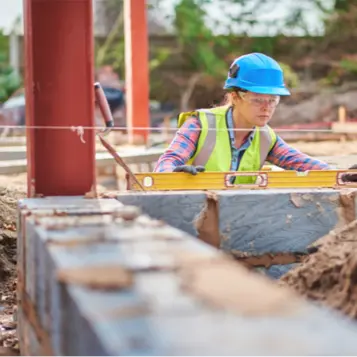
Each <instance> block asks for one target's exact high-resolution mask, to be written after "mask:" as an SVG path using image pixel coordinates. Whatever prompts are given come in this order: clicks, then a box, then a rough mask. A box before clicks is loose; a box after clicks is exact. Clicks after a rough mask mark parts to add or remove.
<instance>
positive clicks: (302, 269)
mask: <svg viewBox="0 0 357 357" xmlns="http://www.w3.org/2000/svg"><path fill="white" fill-rule="evenodd" d="M313 246H314V247H317V248H318V250H317V251H316V252H315V253H314V254H311V255H310V256H308V257H307V258H306V259H305V260H304V261H303V262H302V264H301V265H300V266H298V267H296V268H294V269H292V270H290V271H289V272H288V273H286V274H285V275H284V276H282V277H281V279H280V281H279V282H278V284H279V285H281V286H289V287H290V288H292V289H293V290H294V291H296V292H297V293H299V294H300V295H302V296H304V297H306V298H308V299H311V300H314V301H316V302H317V303H318V304H321V305H326V306H328V307H330V308H333V309H337V310H339V311H340V312H342V313H344V314H346V315H347V316H349V317H351V318H353V319H356V318H357V303H356V302H357V254H356V253H357V220H355V221H353V222H352V223H350V224H349V225H347V226H345V227H344V228H339V229H336V230H335V231H332V232H330V233H329V234H328V235H326V236H324V237H322V238H321V239H319V240H318V241H316V242H315V243H314V245H313Z"/></svg>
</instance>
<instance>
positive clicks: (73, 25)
mask: <svg viewBox="0 0 357 357" xmlns="http://www.w3.org/2000/svg"><path fill="white" fill-rule="evenodd" d="M92 12H93V9H92V0H80V1H69V0H56V1H50V0H47V1H44V0H24V14H25V16H24V25H25V58H26V59H25V65H26V67H25V68H26V71H25V72H26V78H25V88H26V125H28V126H44V127H51V126H55V127H71V126H83V127H93V126H94V88H93V84H94V68H93V30H92V28H93V19H92V15H93V14H92ZM83 139H84V141H85V143H84V144H83V143H82V142H81V140H80V137H79V136H78V135H77V134H76V133H74V132H73V131H71V129H70V128H68V129H50V128H48V129H47V128H44V129H31V128H28V129H27V145H28V146H27V155H28V156H27V160H28V195H29V197H33V196H34V195H41V194H42V195H45V196H48V195H83V194H84V193H86V192H88V191H90V190H91V187H93V185H94V184H95V136H94V131H93V130H88V129H87V130H84V136H83Z"/></svg>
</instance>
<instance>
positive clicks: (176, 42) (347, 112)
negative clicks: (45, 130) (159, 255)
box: [0, 0, 357, 355]
mask: <svg viewBox="0 0 357 357" xmlns="http://www.w3.org/2000/svg"><path fill="white" fill-rule="evenodd" d="M278 2H279V1H276V0H265V1H263V0H260V1H255V0H215V1H214V3H216V4H217V6H218V7H222V8H225V10H224V11H223V12H222V18H221V19H217V18H214V19H213V18H212V17H210V16H211V15H212V11H209V10H208V9H209V4H210V3H212V1H208V0H207V1H205V0H200V1H197V0H178V1H176V2H175V3H176V5H175V6H174V4H173V3H172V6H171V9H172V11H171V15H170V16H169V17H168V18H165V17H164V16H163V15H162V14H163V10H162V7H163V6H164V5H165V6H167V1H164V0H163V1H160V0H156V1H150V2H149V9H148V14H149V29H150V31H149V32H150V39H149V44H150V98H151V103H150V104H151V108H150V113H151V125H152V126H162V127H163V128H165V127H166V126H167V125H169V126H174V125H175V120H174V118H175V116H176V114H177V113H178V112H179V111H181V110H187V109H194V108H197V107H207V106H211V105H215V104H217V103H219V102H220V100H221V99H222V96H223V91H222V83H223V80H224V78H225V76H226V69H227V68H228V66H229V64H230V63H231V62H232V59H233V58H235V57H237V56H239V55H241V54H244V53H248V52H252V51H259V52H263V53H266V54H268V55H271V56H273V57H274V58H276V59H277V60H278V61H279V62H280V63H281V65H282V66H283V67H284V69H285V75H286V81H287V84H288V86H289V87H290V89H291V91H292V96H291V97H289V98H284V99H283V100H282V102H281V104H280V105H279V107H278V108H277V111H276V113H275V115H274V117H273V121H272V126H273V127H284V126H291V125H296V124H311V123H315V124H316V125H314V126H310V127H309V126H307V127H306V128H311V129H312V130H311V133H310V137H309V138H308V140H307V139H306V140H305V139H304V138H302V137H299V138H293V137H291V136H290V137H289V136H288V135H287V134H286V135H287V136H286V139H287V141H288V142H289V143H293V145H294V146H295V147H296V148H298V149H301V150H302V151H304V152H306V153H307V154H310V155H312V156H319V157H329V161H330V162H332V163H333V164H334V165H336V166H339V167H347V166H349V165H352V164H354V163H356V162H357V160H356V159H355V156H354V155H357V145H356V143H357V142H356V140H355V139H356V135H353V134H351V133H348V132H346V131H344V130H343V128H342V129H341V130H340V131H336V132H335V134H336V135H335V136H334V134H333V133H328V134H324V135H325V136H324V137H323V138H321V137H318V136H316V135H314V134H313V130H314V129H326V128H327V129H331V128H332V122H336V123H339V124H341V125H342V124H345V123H346V122H347V121H351V122H353V120H354V119H355V118H356V117H357V115H356V114H357V101H356V100H355V98H356V95H357V50H356V46H355V44H356V40H357V30H356V27H355V23H356V21H357V0H349V1H344V0H333V1H330V2H328V1H326V2H325V1H319V0H311V1H301V2H295V3H294V2H291V1H287V2H286V3H289V4H290V5H287V12H286V13H285V16H283V17H281V16H280V15H279V14H278V15H279V16H280V19H279V21H277V19H276V17H277V14H276V13H275V11H274V9H275V7H276V6H277V3H278ZM122 5H123V4H122V0H105V1H97V2H95V11H96V16H97V22H98V21H99V24H97V26H98V27H99V28H100V29H101V30H100V31H98V33H97V35H96V38H95V43H96V52H95V56H96V57H95V60H96V79H97V80H98V81H99V82H101V84H102V85H103V87H104V88H105V89H107V91H106V95H107V99H110V98H111V97H110V96H111V95H113V98H114V99H113V106H112V107H111V108H112V110H113V114H114V117H115V120H116V122H115V124H116V126H120V127H124V126H125V125H126V121H125V120H126V114H125V113H126V112H125V65H124V60H125V59H124V37H123V8H122ZM165 8H166V7H165ZM232 9H236V10H237V11H233V10H232ZM312 10H313V11H314V13H315V14H316V17H317V19H318V22H319V23H318V24H317V23H316V28H319V27H322V28H323V29H322V30H320V33H316V31H315V28H311V27H306V23H305V20H304V19H305V16H306V14H307V13H308V12H309V11H312ZM223 14H224V16H223ZM229 14H231V15H229ZM232 14H233V15H232ZM264 14H268V15H267V16H262V15H264ZM262 18H263V19H262ZM257 22H259V24H260V26H261V27H262V28H263V30H261V32H262V33H264V31H265V33H266V34H268V33H272V31H271V28H272V24H273V23H274V24H275V25H278V26H276V28H275V33H273V34H272V35H271V36H268V35H262V33H261V34H260V35H255V36H253V35H249V33H250V31H253V30H254V28H255V27H256V25H257ZM193 25H194V26H193ZM238 25H239V26H238ZM320 25H321V26H320ZM237 26H238V27H239V28H243V29H244V31H243V30H237V29H236V28H237ZM217 27H220V28H221V29H222V32H224V33H225V34H224V35H222V34H221V35H217V34H215V32H214V30H213V29H215V28H217ZM264 29H265V30H264ZM253 32H254V31H253ZM18 39H19V43H20V52H19V56H20V57H19V59H20V60H19V63H20V68H19V76H18V75H17V74H16V73H17V72H16V71H14V69H13V68H12V67H11V65H10V63H9V58H10V45H9V43H10V41H9V34H4V33H2V34H0V102H1V107H0V110H1V113H0V125H6V124H10V125H14V124H15V125H20V126H23V125H24V124H25V118H24V115H25V114H24V107H25V99H24V94H23V87H22V86H23V78H24V73H23V60H24V56H23V51H22V35H21V33H20V34H19V35H18ZM198 44H199V45H198ZM121 95H122V96H121ZM59 100H60V99H59ZM109 102H110V100H109ZM98 115H99V114H98ZM298 129H299V128H297V132H298V131H299V130H298ZM3 132H5V131H3ZM356 134H357V133H356ZM14 135H17V136H22V135H24V131H23V130H18V131H6V135H4V136H7V137H12V136H14ZM172 135H173V132H170V133H169V134H167V135H166V136H162V135H161V136H160V137H159V138H157V141H159V142H160V140H162V139H164V141H165V140H166V142H168V141H169V140H170V138H171V137H172ZM290 135H292V134H290ZM306 135H307V134H306V133H305V136H306ZM110 140H111V141H112V143H113V144H114V145H116V148H117V149H118V150H126V149H127V148H129V147H126V146H124V145H126V137H125V135H123V134H122V133H119V132H113V133H111V135H110ZM155 140H156V139H155ZM163 146H165V144H164V145H163ZM143 164H146V163H143ZM114 165H115V163H114ZM140 165H141V163H140V162H139V163H135V164H132V165H131V166H132V168H133V170H135V171H138V170H145V169H147V167H148V166H146V167H145V168H141V167H140ZM116 170H117V169H116V168H114V169H113V164H109V165H108V166H105V167H103V168H101V169H100V170H98V177H99V186H100V189H102V190H105V189H108V188H113V183H112V180H111V179H108V177H110V178H112V177H114V179H115V180H118V176H117V171H116ZM114 171H115V173H113V172H114ZM26 178H27V176H26V173H17V174H7V175H0V281H1V282H2V285H1V286H2V288H1V289H0V329H1V335H0V346H2V348H3V350H0V354H1V353H3V354H4V355H10V354H11V353H13V354H18V349H19V346H18V340H17V337H16V335H15V332H16V305H15V303H16V298H15V292H16V282H17V277H16V236H17V233H16V232H17V226H16V223H17V222H16V219H17V218H16V217H17V210H16V205H17V200H18V199H20V198H22V197H26ZM108 182H110V184H108ZM114 187H115V185H114ZM355 231H356V228H355V226H351V227H349V228H348V229H347V230H346V231H345V232H344V234H345V235H344V236H343V237H342V238H341V236H338V237H337V238H336V237H333V239H332V238H331V237H327V238H330V240H329V241H328V243H327V248H326V249H323V250H322V253H320V255H318V256H315V257H314V258H313V259H310V260H308V261H307V262H306V264H305V265H303V266H302V267H301V268H300V270H299V271H298V272H296V271H295V272H293V273H291V275H289V276H286V277H284V279H283V280H282V281H281V284H282V285H285V284H287V285H290V286H293V287H295V288H296V290H297V291H298V292H299V293H301V294H302V295H304V296H307V297H311V298H313V299H315V300H322V301H324V302H326V303H327V304H328V305H330V306H333V307H336V308H338V309H340V310H342V311H343V312H345V313H346V314H347V315H350V316H352V317H356V316H355V315H356V313H355V310H354V307H353V304H352V303H351V301H354V299H355V294H356V291H355V290H356V288H355V282H353V276H352V275H353V274H352V272H353V271H354V270H355V266H356V263H355V262H356V259H355V258H354V257H353V256H352V254H353V252H354V250H353V249H354V243H351V240H353V237H355V236H356V234H355ZM351 237H352V238H351ZM325 239H326V238H325ZM331 240H332V241H331ZM346 242H347V243H346ZM331 247H332V248H331ZM333 251H334V252H335V256H337V258H336V259H337V261H338V262H337V264H335V266H334V269H333V268H331V265H329V264H328V263H326V262H329V261H331V255H333V253H332V252H333ZM331 270H332V273H331ZM311 271H313V272H314V274H312V275H309V272H311ZM299 274H300V275H302V276H305V275H306V276H307V275H308V277H307V278H306V279H305V280H306V281H307V283H306V284H307V285H306V286H301V284H300V281H297V280H298V279H297V276H298V275H299ZM328 274H330V275H328ZM326 276H327V277H326ZM346 276H347V280H346ZM326 281H327V282H328V283H326V284H325V283H322V282H326ZM334 282H335V283H334ZM309 284H310V285H309ZM329 284H330V285H329ZM312 286H318V288H316V289H315V290H314V291H313V292H312V290H313V289H312V288H311V287H312ZM344 287H345V289H347V290H348V292H346V294H345V295H343V296H342V295H341V293H339V292H341V291H342V290H343V288H344ZM347 290H346V291H347ZM337 295H338V298H336V296H337Z"/></svg>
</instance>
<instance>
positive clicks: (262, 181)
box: [224, 172, 268, 188]
mask: <svg viewBox="0 0 357 357" xmlns="http://www.w3.org/2000/svg"><path fill="white" fill-rule="evenodd" d="M237 176H250V177H252V176H254V177H256V178H257V179H256V180H255V183H253V184H252V183H247V184H245V183H239V184H235V183H232V182H231V178H232V177H237ZM224 183H225V186H226V187H230V188H232V187H235V188H264V187H267V186H268V174H267V173H265V172H232V173H229V174H226V175H225V176H224Z"/></svg>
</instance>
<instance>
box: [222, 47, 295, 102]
mask: <svg viewBox="0 0 357 357" xmlns="http://www.w3.org/2000/svg"><path fill="white" fill-rule="evenodd" d="M234 87H238V88H242V89H245V90H247V91H250V92H254V93H261V94H272V95H290V92H289V90H288V89H287V88H286V87H285V84H284V73H283V70H282V69H281V67H280V65H279V63H278V62H277V61H275V60H274V59H272V58H271V57H269V56H266V55H264V54H262V53H250V54H247V55H243V56H241V57H238V58H236V59H235V60H234V62H233V63H232V65H231V67H230V69H229V72H228V78H227V80H226V82H225V85H224V89H230V88H234Z"/></svg>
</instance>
